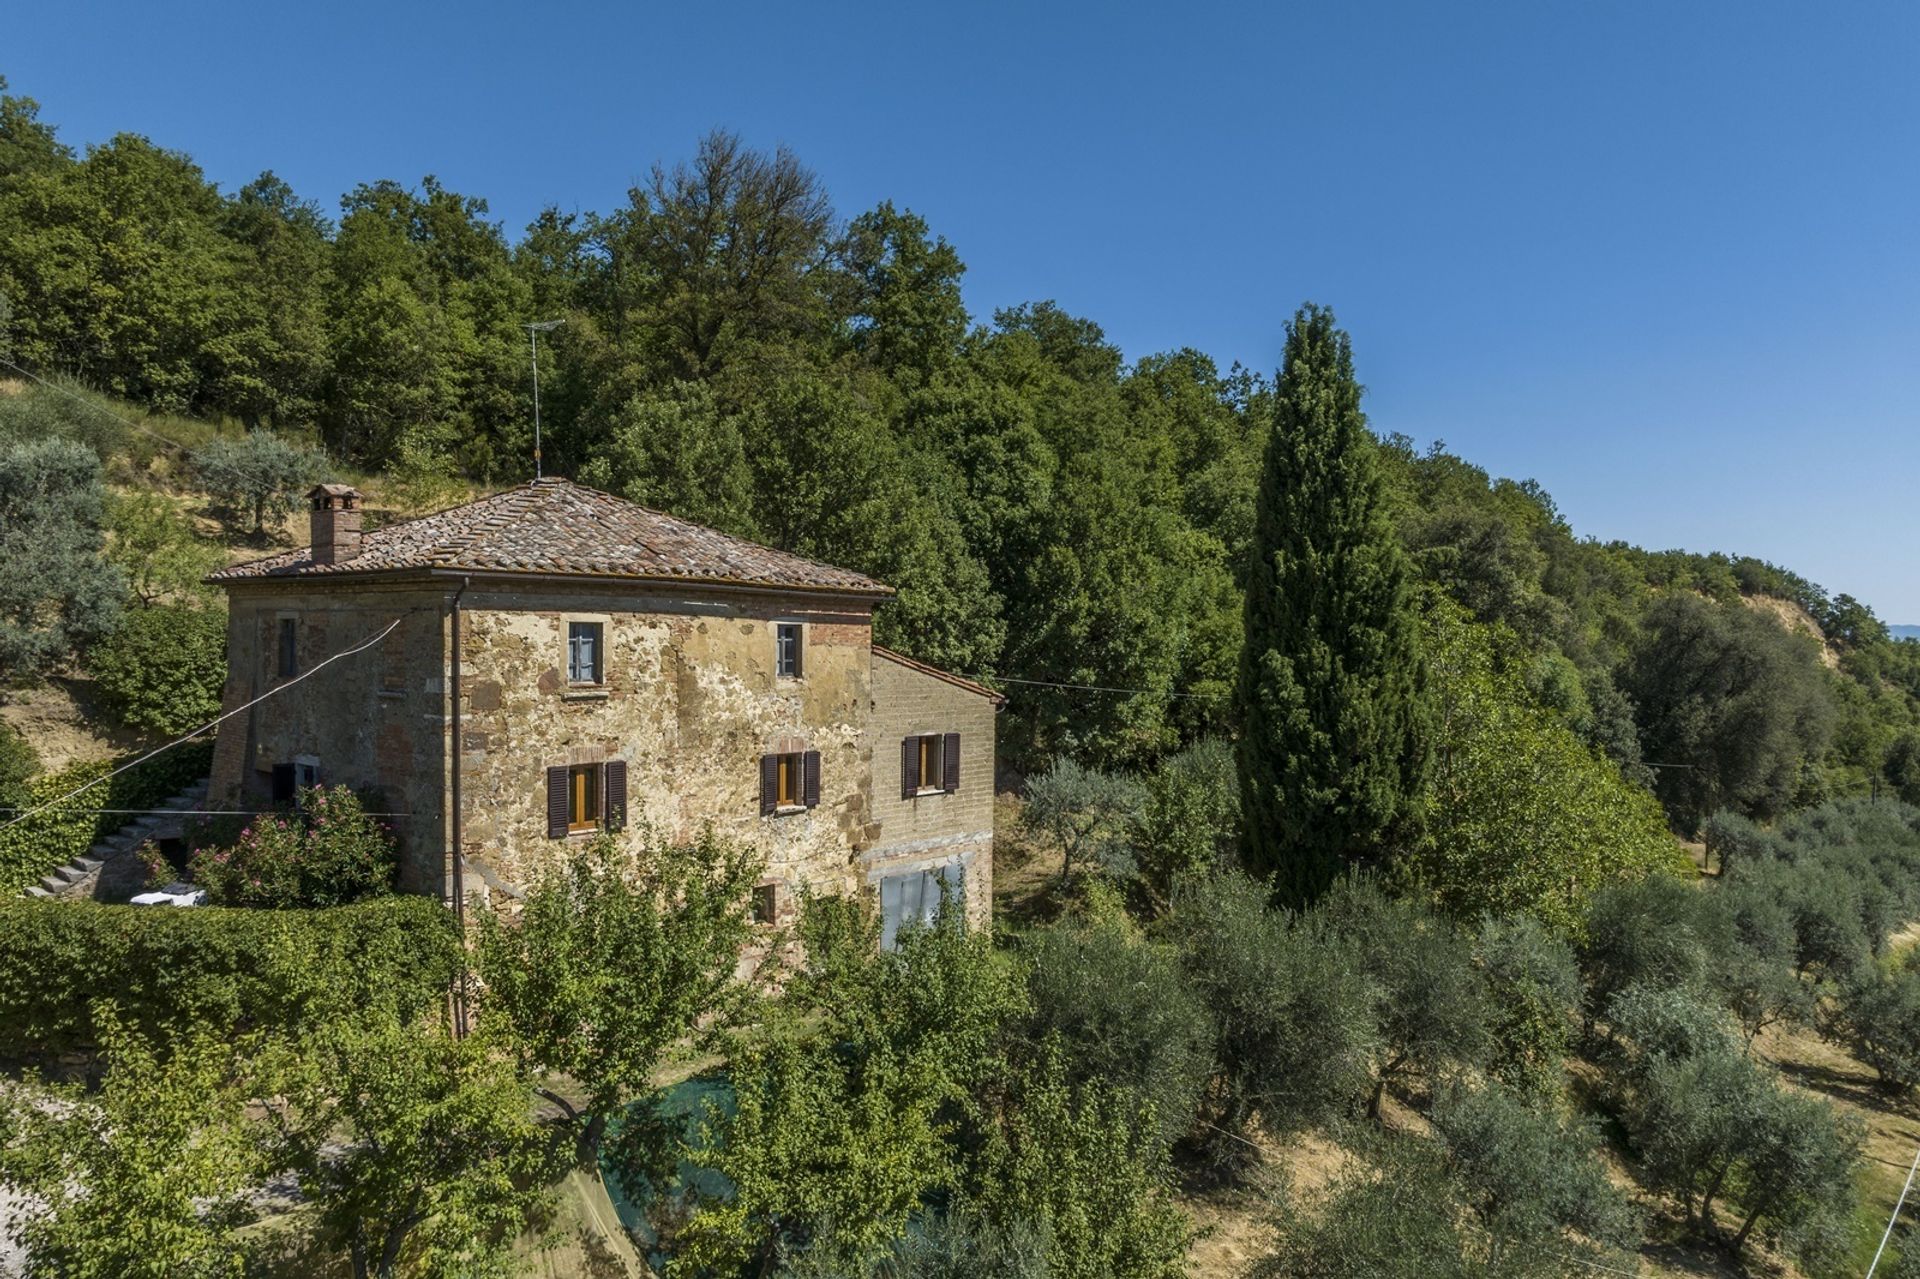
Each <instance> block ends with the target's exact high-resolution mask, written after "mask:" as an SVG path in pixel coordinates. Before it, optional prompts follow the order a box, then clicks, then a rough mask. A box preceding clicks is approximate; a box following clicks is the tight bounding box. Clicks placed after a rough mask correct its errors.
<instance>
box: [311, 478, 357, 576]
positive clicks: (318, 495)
mask: <svg viewBox="0 0 1920 1279" xmlns="http://www.w3.org/2000/svg"><path fill="white" fill-rule="evenodd" d="M307 498H308V500H309V501H311V502H312V503H313V562H314V563H315V564H338V563H340V562H341V561H342V560H350V559H352V558H353V557H354V556H356V555H358V554H359V553H360V490H358V489H356V488H354V487H353V486H352V485H351V484H317V485H315V486H314V489H313V491H312V492H311V493H309V494H307Z"/></svg>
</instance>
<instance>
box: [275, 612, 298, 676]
mask: <svg viewBox="0 0 1920 1279" xmlns="http://www.w3.org/2000/svg"><path fill="white" fill-rule="evenodd" d="M279 669H280V678H281V679H292V678H293V677H294V676H295V675H298V674H299V673H300V624H299V623H298V622H297V621H295V620H294V619H293V618H291V617H283V618H281V619H280V668H279Z"/></svg>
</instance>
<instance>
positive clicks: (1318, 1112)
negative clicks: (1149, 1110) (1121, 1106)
mask: <svg viewBox="0 0 1920 1279" xmlns="http://www.w3.org/2000/svg"><path fill="white" fill-rule="evenodd" d="M1270 900H1271V899H1270V896H1269V894H1268V892H1267V890H1266V888H1265V887H1264V886H1263V885H1261V884H1259V883H1256V882H1255V881H1253V880H1251V879H1248V878H1247V877H1246V876H1245V875H1242V874H1240V873H1238V872H1225V873H1222V874H1218V875H1214V876H1210V877H1208V878H1205V879H1200V880H1195V881H1192V882H1190V883H1189V884H1187V885H1185V886H1184V887H1183V888H1182V889H1181V890H1180V891H1179V892H1178V893H1176V894H1175V897H1174V903H1173V910H1172V912H1171V913H1170V914H1169V916H1168V920H1167V927H1168V934H1169V936H1170V937H1171V939H1172V940H1173V943H1174V946H1175V947H1176V948H1177V949H1178V951H1179V953H1180V960H1181V963H1182V964H1183V965H1184V966H1185V967H1186V970H1187V973H1188V976H1189V977H1190V978H1191V979H1192V981H1193V984H1194V987H1195V989H1197V990H1198V991H1199V993H1200V998H1201V1003H1202V1004H1203V1005H1204V1006H1205V1007H1206V1009H1207V1011H1208V1013H1209V1015H1210V1016H1211V1017H1212V1019H1213V1042H1214V1052H1215V1054H1216V1057H1217V1059H1218V1078H1217V1080H1216V1084H1215V1088H1214V1090H1213V1092H1212V1093H1211V1094H1210V1097H1209V1102H1210V1104H1209V1106H1208V1111H1209V1113H1208V1115H1207V1120H1206V1122H1207V1124H1208V1128H1207V1131H1208V1132H1209V1133H1210V1134H1212V1135H1213V1136H1215V1137H1217V1138H1218V1139H1219V1140H1217V1141H1215V1142H1214V1143H1212V1147H1213V1154H1214V1157H1215V1160H1216V1162H1217V1163H1219V1164H1220V1165H1221V1166H1222V1167H1223V1168H1227V1169H1232V1168H1234V1167H1235V1166H1237V1165H1240V1164H1244V1163H1245V1162H1246V1153H1245V1152H1246V1146H1245V1145H1244V1144H1243V1138H1244V1133H1245V1131H1246V1130H1247V1129H1248V1128H1249V1126H1251V1125H1253V1124H1255V1123H1257V1124H1258V1125H1259V1126H1260V1127H1261V1128H1263V1129H1265V1130H1266V1131H1268V1132H1270V1133H1274V1134H1277V1135H1284V1134H1287V1133H1291V1132H1295V1131H1298V1130H1299V1129H1301V1128H1305V1127H1309V1126H1311V1125H1313V1124H1315V1123H1317V1122H1319V1121H1320V1120H1322V1119H1325V1118H1328V1117H1330V1116H1333V1115H1336V1114H1339V1113H1342V1112H1344V1111H1345V1110H1347V1109H1348V1108H1350V1107H1351V1106H1353V1104H1354V1103H1355V1101H1356V1099H1357V1098H1360V1097H1363V1096H1365V1095H1366V1094H1367V1092H1368V1090H1369V1088H1370V1087H1371V1083H1372V1066H1373V1062H1374V1057H1375V1054H1376V1052H1377V1050H1378V1048H1379V1045H1380V1043H1381V1039H1380V1032H1379V1027H1378V1024H1377V1022H1376V1020H1375V1017H1374V1007H1373V1001H1374V993H1373V988H1372V986H1371V984H1370V983H1369V982H1368V980H1367V978H1366V977H1365V976H1364V975H1363V974H1362V972H1361V971H1360V968H1359V966H1358V964H1357V963H1356V962H1355V959H1354V952H1353V948H1352V946H1351V945H1350V944H1349V943H1347V942H1346V941H1344V940H1342V939H1341V938H1340V937H1339V936H1338V935H1336V934H1335V933H1334V932H1333V931H1332V930H1331V929H1330V928H1329V927H1328V926H1327V925H1326V924H1325V922H1324V921H1322V920H1321V919H1320V917H1319V916H1318V915H1317V914H1314V915H1306V916H1300V915H1295V914H1292V913H1291V912H1288V911H1285V910H1282V909H1279V908H1276V907H1274V906H1272V905H1270Z"/></svg>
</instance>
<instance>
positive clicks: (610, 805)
mask: <svg viewBox="0 0 1920 1279" xmlns="http://www.w3.org/2000/svg"><path fill="white" fill-rule="evenodd" d="M600 772H601V774H602V775H603V776H604V777H605V778H606V779H607V800H606V806H605V808H604V809H603V810H602V811H603V812H605V813H606V815H607V829H608V830H625V829H626V828H627V761H626V760H624V759H610V760H608V761H607V762H606V764H605V765H604V766H603V767H602V768H601V770H600Z"/></svg>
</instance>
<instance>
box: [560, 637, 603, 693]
mask: <svg viewBox="0 0 1920 1279" xmlns="http://www.w3.org/2000/svg"><path fill="white" fill-rule="evenodd" d="M605 639H606V628H605V627H604V626H603V625H602V624H601V623H599V622H568V623H567V683H569V684H602V683H605V682H606V681H605V674H606V668H605V664H604V661H603V654H604V651H605V648H606V644H605Z"/></svg>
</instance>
